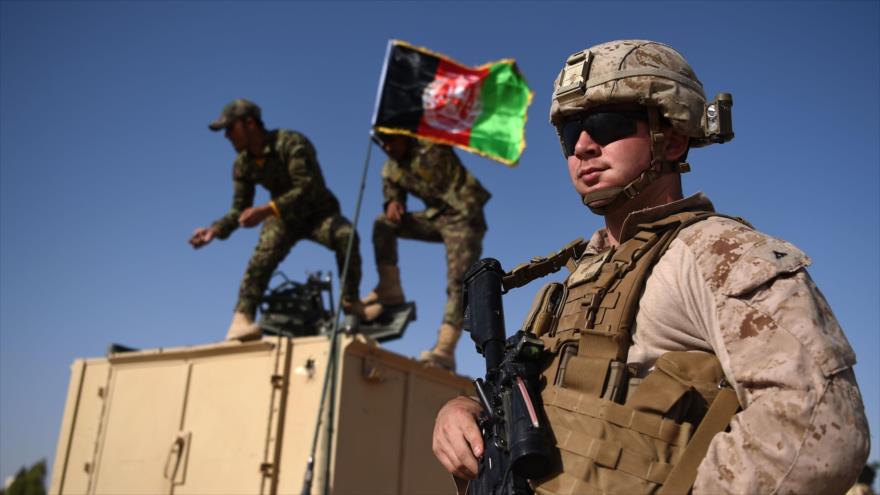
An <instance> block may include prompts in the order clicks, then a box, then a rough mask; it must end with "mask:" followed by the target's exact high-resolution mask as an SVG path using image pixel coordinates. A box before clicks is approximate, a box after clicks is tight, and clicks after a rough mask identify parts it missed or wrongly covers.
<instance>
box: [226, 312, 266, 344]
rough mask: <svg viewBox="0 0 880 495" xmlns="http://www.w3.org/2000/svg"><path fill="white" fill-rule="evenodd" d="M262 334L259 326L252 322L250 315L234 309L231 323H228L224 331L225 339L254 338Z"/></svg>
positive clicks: (241, 339) (242, 339)
mask: <svg viewBox="0 0 880 495" xmlns="http://www.w3.org/2000/svg"><path fill="white" fill-rule="evenodd" d="M262 336H263V331H262V330H261V329H260V326H259V325H257V324H256V323H254V320H253V318H251V317H250V316H248V315H246V314H244V313H242V312H240V311H236V312H235V314H234V315H232V324H230V325H229V331H228V332H226V340H240V341H242V342H244V341H246V340H255V339H259V338H260V337H262Z"/></svg>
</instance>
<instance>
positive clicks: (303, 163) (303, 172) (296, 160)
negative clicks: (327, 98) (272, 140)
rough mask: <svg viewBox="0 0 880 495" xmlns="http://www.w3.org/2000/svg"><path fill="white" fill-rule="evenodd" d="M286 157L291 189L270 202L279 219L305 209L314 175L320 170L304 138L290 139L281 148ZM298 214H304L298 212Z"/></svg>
mask: <svg viewBox="0 0 880 495" xmlns="http://www.w3.org/2000/svg"><path fill="white" fill-rule="evenodd" d="M281 151H282V153H283V154H284V156H285V157H286V163H287V173H288V174H289V175H290V180H291V183H292V187H291V188H290V190H288V191H287V192H285V193H284V194H282V195H280V196H278V197H277V198H275V199H274V200H272V201H271V202H270V206H271V207H272V209H273V210H274V212H275V214H276V215H278V216H281V217H284V216H286V214H287V213H288V212H294V211H297V210H298V209H300V210H301V209H302V208H303V207H306V206H307V204H308V198H309V196H310V195H311V194H312V192H313V191H314V187H315V182H316V179H317V177H316V175H317V174H318V173H319V172H318V171H319V170H320V168H319V165H318V158H317V156H316V153H315V149H314V147H312V144H311V143H310V142H309V141H308V140H306V139H305V138H304V137H302V138H299V139H290V140H289V142H287V143H285V144H284V145H283V146H282V148H281ZM299 213H306V214H307V212H303V211H299Z"/></svg>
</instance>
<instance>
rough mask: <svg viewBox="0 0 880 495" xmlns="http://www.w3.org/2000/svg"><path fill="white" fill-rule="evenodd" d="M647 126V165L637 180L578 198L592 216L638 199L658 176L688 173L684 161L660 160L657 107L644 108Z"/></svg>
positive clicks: (661, 144) (661, 145) (661, 146)
mask: <svg viewBox="0 0 880 495" xmlns="http://www.w3.org/2000/svg"><path fill="white" fill-rule="evenodd" d="M648 125H649V127H650V134H651V164H650V165H649V166H648V168H646V169H645V170H644V171H643V172H642V173H641V174H640V175H639V176H638V177H636V178H635V179H633V180H632V181H631V182H630V183H629V184H627V185H625V186H623V187H606V188H603V189H600V190H598V191H593V192H590V193H587V194H585V195H584V196H583V198H581V199H582V200H583V203H584V205H585V206H586V207H587V208H589V209H590V211H592V212H593V213H595V214H596V215H605V214H606V213H608V212H609V211H611V210H614V209H616V208H618V207H619V206H620V205H622V204H624V203H626V202H627V201H629V200H631V199H632V198H634V197H636V196H638V195H639V193H641V192H642V191H644V190H645V189H647V188H648V186H649V185H650V184H651V183H652V182H654V181H655V180H657V178H658V177H660V175H661V174H664V173H672V172H678V173H680V174H683V173H686V172H689V171H690V170H691V166H690V165H688V163H687V162H681V161H677V160H664V159H663V155H664V151H665V144H666V136H664V135H663V129H662V127H661V125H660V110H659V109H658V108H657V107H648ZM607 199H611V201H610V202H609V203H608V204H604V205H601V206H590V203H595V202H597V201H604V200H607Z"/></svg>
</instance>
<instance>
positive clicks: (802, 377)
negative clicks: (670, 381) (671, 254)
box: [679, 219, 869, 494]
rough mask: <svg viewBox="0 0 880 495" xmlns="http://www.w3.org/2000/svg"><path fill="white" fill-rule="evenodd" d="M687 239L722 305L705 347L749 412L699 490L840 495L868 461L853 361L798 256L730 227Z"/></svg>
mask: <svg viewBox="0 0 880 495" xmlns="http://www.w3.org/2000/svg"><path fill="white" fill-rule="evenodd" d="M701 224H707V225H708V226H703V227H701V228H699V229H694V230H690V231H688V230H686V231H684V232H683V234H682V236H680V237H679V239H680V240H682V241H684V242H685V243H686V244H687V245H688V246H689V248H690V252H691V253H692V256H693V260H694V262H695V263H696V266H697V267H698V271H699V273H700V274H701V278H702V279H703V281H704V283H705V287H704V288H703V289H701V290H706V291H707V292H708V294H707V298H708V299H707V300H710V301H712V302H713V304H714V311H711V310H710V311H709V313H710V316H709V317H707V323H706V324H705V325H704V328H705V332H706V334H707V340H708V341H709V343H710V344H711V346H712V347H713V349H714V350H715V353H716V354H717V355H718V357H719V360H720V361H721V363H722V366H723V367H724V371H725V374H726V376H727V378H728V380H729V381H730V382H731V384H732V385H733V386H734V388H735V389H736V391H737V395H738V397H739V400H740V404H741V405H742V406H743V410H742V411H741V412H740V413H738V414H737V415H736V416H735V417H734V418H733V421H732V422H731V426H730V430H729V431H728V432H725V433H721V434H718V435H716V437H715V438H714V439H713V440H712V443H711V445H710V447H709V451H708V453H707V456H706V458H705V459H704V460H703V462H702V463H701V465H700V467H699V472H698V476H697V480H696V482H695V485H694V490H693V492H694V493H695V494H700V493H843V492H845V491H846V489H847V488H848V487H849V485H850V484H852V482H853V481H854V480H855V477H856V476H857V475H858V471H859V469H860V467H861V466H862V465H863V463H864V460H865V459H866V458H867V454H868V441H869V440H868V434H867V421H866V419H865V415H864V405H863V404H862V401H861V396H860V394H859V390H858V385H857V384H856V382H855V377H854V375H853V372H852V369H851V367H852V365H853V364H855V355H854V353H853V351H852V348H851V347H850V345H849V343H848V342H847V339H846V337H845V336H844V334H843V331H842V330H841V328H840V326H839V325H838V323H837V320H836V318H835V317H834V314H833V313H832V312H831V308H830V307H829V306H828V303H827V302H826V300H825V298H824V297H823V296H822V294H821V292H820V291H819V289H818V288H817V287H816V285H815V284H814V283H813V281H812V279H811V278H810V276H809V275H808V274H807V272H806V270H805V267H806V266H807V265H808V264H809V263H810V260H809V258H808V257H807V256H806V255H805V254H803V252H801V251H800V250H798V249H797V248H796V247H795V246H793V245H791V244H789V243H787V242H784V241H781V240H778V239H774V238H772V237H769V236H766V235H764V234H761V233H758V232H755V231H754V230H751V229H749V228H747V227H745V226H743V225H741V224H738V223H737V222H733V221H731V220H727V219H711V220H707V221H705V222H701Z"/></svg>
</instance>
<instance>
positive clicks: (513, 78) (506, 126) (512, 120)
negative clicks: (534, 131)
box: [469, 63, 532, 165]
mask: <svg viewBox="0 0 880 495" xmlns="http://www.w3.org/2000/svg"><path fill="white" fill-rule="evenodd" d="M480 98H481V99H482V103H483V111H482V112H481V113H480V115H479V117H477V120H476V122H474V125H473V127H472V128H471V139H470V143H469V147H470V148H473V149H474V150H475V151H477V152H478V153H481V154H483V155H486V156H487V157H489V158H495V159H496V160H499V161H501V162H503V163H506V164H508V165H515V164H516V161H517V160H519V157H520V155H521V154H522V151H523V149H524V148H525V146H526V142H525V125H526V109H527V108H528V106H529V103H530V102H531V99H532V92H531V91H530V90H529V86H528V85H527V84H526V82H525V80H524V79H523V78H522V76H521V75H520V74H519V72H518V71H517V70H516V68H515V65H514V64H512V63H501V64H496V65H493V66H492V67H491V68H490V69H489V74H488V75H487V76H486V78H485V79H484V80H483V86H482V89H481V92H480Z"/></svg>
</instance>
